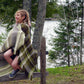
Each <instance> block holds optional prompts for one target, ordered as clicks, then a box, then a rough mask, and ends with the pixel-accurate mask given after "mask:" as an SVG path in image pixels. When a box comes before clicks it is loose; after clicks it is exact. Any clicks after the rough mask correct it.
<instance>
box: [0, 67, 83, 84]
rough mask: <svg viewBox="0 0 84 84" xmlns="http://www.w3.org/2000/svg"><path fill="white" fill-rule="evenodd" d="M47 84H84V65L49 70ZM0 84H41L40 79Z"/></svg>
mask: <svg viewBox="0 0 84 84" xmlns="http://www.w3.org/2000/svg"><path fill="white" fill-rule="evenodd" d="M47 71H48V72H49V75H48V76H47V77H46V84H84V65H81V66H79V65H77V66H74V67H73V66H72V67H59V68H51V69H47ZM0 84H40V78H33V80H32V81H31V80H20V81H10V82H2V83H0Z"/></svg>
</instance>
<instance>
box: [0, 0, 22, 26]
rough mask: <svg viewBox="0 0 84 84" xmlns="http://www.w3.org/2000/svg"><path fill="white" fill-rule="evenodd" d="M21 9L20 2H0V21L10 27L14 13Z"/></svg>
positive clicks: (1, 0) (14, 0)
mask: <svg viewBox="0 0 84 84" xmlns="http://www.w3.org/2000/svg"><path fill="white" fill-rule="evenodd" d="M20 8H22V0H0V21H1V22H2V24H8V25H7V27H10V25H11V24H13V23H14V14H15V12H16V11H17V10H18V9H20Z"/></svg>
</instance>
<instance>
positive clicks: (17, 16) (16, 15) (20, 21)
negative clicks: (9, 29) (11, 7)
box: [15, 12, 25, 23]
mask: <svg viewBox="0 0 84 84" xmlns="http://www.w3.org/2000/svg"><path fill="white" fill-rule="evenodd" d="M24 18H25V16H21V14H20V12H17V13H16V14H15V21H16V23H22V22H23V19H24Z"/></svg>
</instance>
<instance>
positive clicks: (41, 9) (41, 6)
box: [32, 0, 46, 53]
mask: <svg viewBox="0 0 84 84" xmlns="http://www.w3.org/2000/svg"><path fill="white" fill-rule="evenodd" d="M45 16H46V0H39V1H38V13H37V20H36V28H35V30H34V34H33V42H32V45H33V47H34V49H37V51H38V53H39V50H40V49H39V48H40V39H41V36H42V32H43V26H44V21H45Z"/></svg>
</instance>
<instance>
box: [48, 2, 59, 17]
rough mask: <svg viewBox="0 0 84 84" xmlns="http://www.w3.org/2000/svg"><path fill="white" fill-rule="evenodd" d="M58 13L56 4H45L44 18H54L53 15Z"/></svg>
mask: <svg viewBox="0 0 84 84" xmlns="http://www.w3.org/2000/svg"><path fill="white" fill-rule="evenodd" d="M57 12H58V9H57V4H56V2H47V7H46V17H47V18H49V17H54V16H53V15H54V14H56V13H57Z"/></svg>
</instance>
